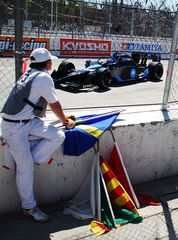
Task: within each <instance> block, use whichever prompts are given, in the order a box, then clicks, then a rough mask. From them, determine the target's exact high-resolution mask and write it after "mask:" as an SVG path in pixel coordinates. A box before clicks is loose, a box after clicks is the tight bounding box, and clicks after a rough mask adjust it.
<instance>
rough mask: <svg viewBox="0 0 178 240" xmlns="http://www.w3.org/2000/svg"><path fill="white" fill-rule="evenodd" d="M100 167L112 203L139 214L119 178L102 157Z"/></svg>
mask: <svg viewBox="0 0 178 240" xmlns="http://www.w3.org/2000/svg"><path fill="white" fill-rule="evenodd" d="M100 167H101V170H102V173H103V176H104V180H105V183H106V187H107V191H108V194H109V197H110V200H111V202H112V203H114V204H115V205H117V206H120V207H123V208H125V209H128V210H129V211H131V212H133V213H136V214H138V211H137V208H136V206H135V204H134V202H133V201H132V199H131V198H130V196H129V195H128V194H127V192H126V191H125V189H124V187H123V186H122V184H121V183H120V182H119V180H118V179H117V177H116V176H115V175H114V173H113V172H112V170H111V169H110V167H109V166H108V164H107V162H106V161H105V160H104V159H103V158H102V157H100Z"/></svg>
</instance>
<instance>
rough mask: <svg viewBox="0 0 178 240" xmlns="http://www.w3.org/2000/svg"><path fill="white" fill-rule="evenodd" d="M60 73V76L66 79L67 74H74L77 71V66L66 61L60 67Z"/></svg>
mask: <svg viewBox="0 0 178 240" xmlns="http://www.w3.org/2000/svg"><path fill="white" fill-rule="evenodd" d="M58 71H59V73H60V76H61V77H64V76H66V75H67V74H69V73H71V72H74V71H75V66H74V64H73V63H71V62H67V61H64V62H62V63H61V64H60V65H59V67H58Z"/></svg>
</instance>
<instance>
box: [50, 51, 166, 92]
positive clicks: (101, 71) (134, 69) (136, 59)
mask: <svg viewBox="0 0 178 240" xmlns="http://www.w3.org/2000/svg"><path fill="white" fill-rule="evenodd" d="M148 60H149V61H150V62H149V63H148V64H147V61H148ZM162 75H163V65H162V64H161V63H160V55H158V54H145V53H132V54H131V56H130V55H128V54H125V53H119V52H115V53H114V54H113V55H112V56H111V57H110V58H108V59H106V60H105V61H103V62H102V61H100V59H98V60H97V61H91V60H87V61H86V62H85V68H84V69H80V70H76V69H75V66H74V64H73V63H71V62H68V61H63V62H62V63H61V64H60V65H59V67H58V70H57V71H56V70H54V71H53V73H52V74H51V76H52V78H53V80H54V84H55V87H56V88H59V87H60V86H61V84H66V85H67V86H73V87H76V88H84V87H86V86H91V85H93V86H97V87H99V88H108V87H109V86H110V84H111V82H112V81H117V82H125V81H138V80H152V81H155V80H160V79H161V77H162Z"/></svg>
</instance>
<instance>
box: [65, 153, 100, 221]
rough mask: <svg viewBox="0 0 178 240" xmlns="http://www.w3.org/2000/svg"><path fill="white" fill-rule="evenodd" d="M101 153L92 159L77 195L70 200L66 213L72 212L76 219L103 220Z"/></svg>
mask: <svg viewBox="0 0 178 240" xmlns="http://www.w3.org/2000/svg"><path fill="white" fill-rule="evenodd" d="M100 204H101V199H100V175H99V153H98V152H97V153H96V154H95V156H94V159H93V160H92V163H91V166H90V169H89V170H88V173H87V176H86V177H85V178H84V180H83V182H82V184H81V186H80V187H79V189H78V191H77V193H76V195H75V197H74V198H73V199H72V200H70V201H69V202H68V207H66V208H65V209H64V212H63V213H64V214H70V215H72V216H73V217H74V218H76V219H81V220H84V219H92V218H95V219H97V220H101V216H100V212H101V205H100Z"/></svg>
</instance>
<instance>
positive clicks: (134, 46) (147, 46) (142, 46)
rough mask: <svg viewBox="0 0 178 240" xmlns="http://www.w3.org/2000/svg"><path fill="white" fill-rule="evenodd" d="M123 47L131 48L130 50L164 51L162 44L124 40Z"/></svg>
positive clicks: (124, 48) (125, 48)
mask: <svg viewBox="0 0 178 240" xmlns="http://www.w3.org/2000/svg"><path fill="white" fill-rule="evenodd" d="M121 48H122V50H129V51H144V52H145V51H147V52H163V46H162V45H160V44H152V43H134V42H132V43H128V42H123V43H122V46H121Z"/></svg>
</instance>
